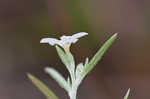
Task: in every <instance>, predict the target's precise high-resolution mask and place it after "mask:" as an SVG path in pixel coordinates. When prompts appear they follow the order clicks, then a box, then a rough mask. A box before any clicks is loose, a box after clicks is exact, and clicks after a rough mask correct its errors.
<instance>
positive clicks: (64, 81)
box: [45, 67, 70, 91]
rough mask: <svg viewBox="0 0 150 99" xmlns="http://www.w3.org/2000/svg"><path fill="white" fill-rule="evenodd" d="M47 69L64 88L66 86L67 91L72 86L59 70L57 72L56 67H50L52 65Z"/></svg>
mask: <svg viewBox="0 0 150 99" xmlns="http://www.w3.org/2000/svg"><path fill="white" fill-rule="evenodd" d="M45 71H46V72H47V73H48V74H49V75H50V76H52V77H53V79H55V80H56V81H57V82H58V84H59V85H60V86H61V87H62V88H64V89H65V90H66V91H68V90H69V88H70V87H69V85H68V84H67V82H66V80H65V79H64V77H63V76H62V75H61V74H60V73H59V72H57V71H56V70H55V69H53V68H50V67H47V68H45Z"/></svg>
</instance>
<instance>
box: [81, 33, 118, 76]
mask: <svg viewBox="0 0 150 99" xmlns="http://www.w3.org/2000/svg"><path fill="white" fill-rule="evenodd" d="M116 38H117V33H116V34H114V35H113V36H112V37H111V38H110V39H108V40H107V41H106V42H105V43H104V44H103V46H102V47H101V48H100V49H99V51H98V52H97V53H96V54H95V56H94V57H93V58H92V60H91V61H90V62H89V64H88V65H86V66H85V68H84V71H83V76H86V74H87V73H89V72H90V71H91V70H92V69H93V68H94V67H95V65H96V64H97V63H98V61H99V60H100V59H101V58H102V56H103V55H104V53H105V52H106V50H107V49H108V48H109V47H110V45H111V44H112V43H113V41H114V40H115V39H116Z"/></svg>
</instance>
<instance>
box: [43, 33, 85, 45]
mask: <svg viewBox="0 0 150 99" xmlns="http://www.w3.org/2000/svg"><path fill="white" fill-rule="evenodd" d="M85 35H88V33H86V32H80V33H77V34H74V35H72V36H65V35H63V36H61V37H60V40H58V39H56V38H43V39H41V41H40V43H49V44H50V45H51V46H54V45H59V46H61V47H64V46H66V45H70V44H72V43H76V42H77V41H78V40H79V38H81V37H83V36H85Z"/></svg>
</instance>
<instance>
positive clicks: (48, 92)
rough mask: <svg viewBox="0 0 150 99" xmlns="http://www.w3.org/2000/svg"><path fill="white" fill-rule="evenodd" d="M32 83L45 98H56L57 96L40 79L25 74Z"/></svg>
mask: <svg viewBox="0 0 150 99" xmlns="http://www.w3.org/2000/svg"><path fill="white" fill-rule="evenodd" d="M27 76H28V78H29V79H30V80H31V81H32V83H33V84H34V85H35V86H36V87H37V88H38V89H39V90H40V91H41V92H42V93H43V94H44V95H45V97H46V98H47V99H58V98H57V96H56V95H55V94H54V93H53V92H52V91H51V90H50V89H49V88H48V87H47V86H46V85H45V84H44V83H43V82H41V81H40V80H38V79H37V78H36V77H34V76H33V75H31V74H27Z"/></svg>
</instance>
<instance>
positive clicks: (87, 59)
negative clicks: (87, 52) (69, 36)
mask: <svg viewBox="0 0 150 99" xmlns="http://www.w3.org/2000/svg"><path fill="white" fill-rule="evenodd" d="M88 63H89V58H88V57H87V58H86V60H85V64H84V66H86V65H87V64H88Z"/></svg>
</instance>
